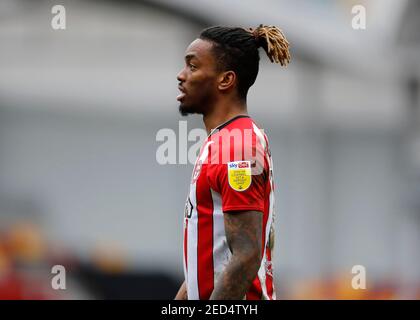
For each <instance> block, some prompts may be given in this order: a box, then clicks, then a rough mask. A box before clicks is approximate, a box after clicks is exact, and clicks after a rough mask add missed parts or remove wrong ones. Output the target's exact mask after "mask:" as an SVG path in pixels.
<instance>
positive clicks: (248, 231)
mask: <svg viewBox="0 0 420 320" xmlns="http://www.w3.org/2000/svg"><path fill="white" fill-rule="evenodd" d="M262 217H263V214H262V213H261V212H259V211H238V212H225V213H224V224H225V233H226V240H227V243H228V246H229V249H230V250H231V252H232V254H233V255H234V256H242V257H247V258H252V259H255V258H258V260H260V259H261V251H262Z"/></svg>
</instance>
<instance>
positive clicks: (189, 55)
mask: <svg viewBox="0 0 420 320" xmlns="http://www.w3.org/2000/svg"><path fill="white" fill-rule="evenodd" d="M192 58H197V56H196V55H195V54H193V53H189V54H187V55H186V56H185V61H189V60H191V59H192Z"/></svg>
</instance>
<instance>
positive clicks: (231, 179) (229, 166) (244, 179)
mask: <svg viewBox="0 0 420 320" xmlns="http://www.w3.org/2000/svg"><path fill="white" fill-rule="evenodd" d="M211 148H212V149H213V152H212V154H213V156H212V161H211V162H210V163H209V165H208V169H207V179H208V182H209V184H210V187H211V188H212V189H213V190H214V191H216V192H218V193H219V194H220V195H221V198H222V210H223V212H234V211H251V210H252V211H260V212H264V199H265V197H264V195H265V186H266V179H267V171H266V170H265V159H264V150H263V147H262V146H261V145H259V144H258V143H257V142H256V139H255V138H254V139H253V140H252V145H250V144H248V145H247V144H244V145H241V146H232V147H230V155H229V157H227V160H226V161H223V160H222V159H221V157H220V153H221V150H222V148H221V147H220V144H218V145H212V146H211ZM215 148H216V150H214V149H215ZM238 148H240V150H239V149H238ZM244 148H251V149H248V150H251V151H252V152H244ZM215 157H216V158H218V159H217V160H218V161H214V159H215Z"/></svg>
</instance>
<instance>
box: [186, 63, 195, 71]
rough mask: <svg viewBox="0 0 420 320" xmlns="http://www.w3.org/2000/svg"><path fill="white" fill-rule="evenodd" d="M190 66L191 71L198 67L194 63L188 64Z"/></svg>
mask: <svg viewBox="0 0 420 320" xmlns="http://www.w3.org/2000/svg"><path fill="white" fill-rule="evenodd" d="M188 66H189V67H190V70H191V71H194V70H196V69H197V67H196V66H195V65H193V64H191V63H190V64H188Z"/></svg>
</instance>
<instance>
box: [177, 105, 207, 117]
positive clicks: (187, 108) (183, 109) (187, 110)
mask: <svg viewBox="0 0 420 320" xmlns="http://www.w3.org/2000/svg"><path fill="white" fill-rule="evenodd" d="M178 110H179V113H180V114H181V115H182V116H183V117H186V116H188V115H189V114H201V113H202V112H201V111H200V110H199V108H198V107H196V106H194V105H185V104H183V103H181V104H180V105H179V108H178Z"/></svg>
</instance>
